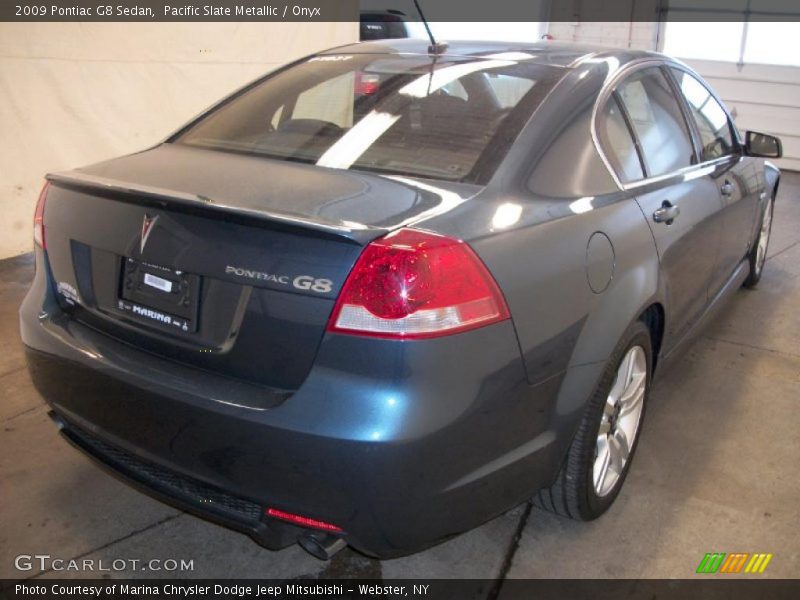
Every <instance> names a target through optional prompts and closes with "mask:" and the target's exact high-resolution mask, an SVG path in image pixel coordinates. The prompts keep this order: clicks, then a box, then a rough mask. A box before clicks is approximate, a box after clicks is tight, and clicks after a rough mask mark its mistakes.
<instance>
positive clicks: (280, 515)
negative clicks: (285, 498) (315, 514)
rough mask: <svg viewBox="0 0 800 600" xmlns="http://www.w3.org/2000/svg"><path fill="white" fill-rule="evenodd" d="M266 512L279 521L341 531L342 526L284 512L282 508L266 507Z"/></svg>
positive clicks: (332, 531)
mask: <svg viewBox="0 0 800 600" xmlns="http://www.w3.org/2000/svg"><path fill="white" fill-rule="evenodd" d="M266 512H267V515H268V516H270V517H272V518H274V519H280V520H281V521H288V522H289V523H294V524H295V525H301V526H303V527H313V528H314V529H321V530H323V531H330V532H331V533H341V531H342V528H341V527H339V526H338V525H334V524H332V523H326V522H325V521H320V520H319V519H312V518H310V517H304V516H302V515H296V514H294V513H290V512H286V511H284V510H278V509H277V508H268V509H267V511H266Z"/></svg>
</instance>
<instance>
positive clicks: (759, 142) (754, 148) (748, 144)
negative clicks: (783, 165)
mask: <svg viewBox="0 0 800 600" xmlns="http://www.w3.org/2000/svg"><path fill="white" fill-rule="evenodd" d="M744 151H745V153H746V154H747V155H748V156H763V157H764V158H780V157H781V156H783V145H782V144H781V141H780V140H779V139H778V138H776V137H775V136H774V135H769V134H768V133H758V132H757V131H748V132H747V133H745V136H744Z"/></svg>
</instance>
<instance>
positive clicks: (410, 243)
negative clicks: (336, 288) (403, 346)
mask: <svg viewBox="0 0 800 600" xmlns="http://www.w3.org/2000/svg"><path fill="white" fill-rule="evenodd" d="M508 315H509V313H508V307H507V306H506V302H505V299H504V298H503V295H502V294H501V293H500V289H499V288H498V287H497V283H496V282H495V281H494V279H493V278H492V276H491V274H490V273H489V271H488V270H487V269H486V267H485V266H484V264H483V263H482V262H481V260H480V259H479V258H478V257H477V255H476V254H475V253H474V252H473V250H472V248H470V247H469V246H468V245H467V244H465V243H464V242H462V241H460V240H456V239H453V238H449V237H445V236H442V235H437V234H434V233H429V232H426V231H419V230H416V229H400V230H398V231H396V232H393V233H390V234H389V235H387V236H385V237H382V238H380V239H378V240H375V241H374V242H372V243H371V244H369V245H368V246H367V248H366V249H365V250H364V252H363V253H362V254H361V256H360V257H359V259H358V261H356V264H355V266H354V267H353V270H352V272H351V273H350V276H349V277H348V278H347V281H345V284H344V287H343V288H342V291H341V293H340V294H339V299H338V300H337V302H336V306H335V307H334V309H333V314H332V315H331V319H330V321H329V323H328V330H329V331H334V332H337V333H348V334H355V335H368V336H375V337H383V338H394V339H415V338H430V337H437V336H442V335H448V334H451V333H456V332H461V331H466V330H469V329H475V328H477V327H483V326H484V325H489V324H491V323H496V322H498V321H502V320H504V319H507V318H508Z"/></svg>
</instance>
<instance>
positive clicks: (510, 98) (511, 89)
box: [486, 73, 533, 108]
mask: <svg viewBox="0 0 800 600" xmlns="http://www.w3.org/2000/svg"><path fill="white" fill-rule="evenodd" d="M486 81H487V82H488V83H489V87H491V88H492V92H494V95H495V98H497V102H498V104H500V106H501V107H503V108H511V107H513V106H515V105H516V104H517V103H518V102H519V101H520V100H522V97H523V96H525V94H527V93H528V92H529V91H530V89H531V88H532V87H533V81H531V80H530V79H525V78H524V77H512V76H511V75H503V74H498V73H491V74H489V75H487V76H486Z"/></svg>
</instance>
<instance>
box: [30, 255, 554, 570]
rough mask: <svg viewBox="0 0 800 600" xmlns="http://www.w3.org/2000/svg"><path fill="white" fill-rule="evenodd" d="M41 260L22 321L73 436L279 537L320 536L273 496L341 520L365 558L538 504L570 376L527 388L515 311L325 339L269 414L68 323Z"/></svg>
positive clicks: (189, 498) (217, 383)
mask: <svg viewBox="0 0 800 600" xmlns="http://www.w3.org/2000/svg"><path fill="white" fill-rule="evenodd" d="M37 254H40V253H38V252H37ZM40 258H41V256H40ZM42 262H43V261H42ZM39 266H40V269H39V274H37V277H36V281H35V283H34V286H33V287H32V289H31V292H30V293H29V295H28V297H27V298H26V300H25V302H24V303H23V305H22V307H21V309H20V323H21V334H22V339H23V342H24V343H25V345H26V348H27V355H28V362H29V368H30V371H31V375H32V379H33V381H34V384H35V385H36V387H37V388H38V389H39V391H40V392H41V393H42V395H43V396H44V398H45V399H46V401H47V402H48V403H49V404H50V405H51V407H52V409H53V411H54V412H55V413H56V415H57V419H58V421H59V423H60V424H61V425H62V432H63V434H64V435H65V436H66V437H67V438H68V439H69V440H70V441H71V442H72V443H73V444H75V445H76V446H78V447H79V448H80V449H81V450H83V451H84V452H87V453H88V454H90V455H91V456H93V457H94V458H96V459H98V460H99V461H101V462H102V463H104V464H105V465H107V466H109V467H111V468H112V469H113V470H114V471H116V472H117V473H120V474H121V475H123V476H124V477H125V478H126V479H128V480H131V481H132V482H134V483H136V484H138V486H139V487H143V488H145V489H146V490H147V491H148V492H150V493H151V494H154V495H156V496H157V497H160V498H161V499H163V500H166V501H167V502H170V503H172V504H175V505H177V506H179V507H181V508H183V509H186V510H189V511H191V512H193V513H195V514H199V515H201V516H205V517H207V518H210V519H211V520H214V521H217V522H220V523H222V524H224V525H227V526H229V527H233V528H235V529H238V530H240V531H244V532H247V533H248V534H250V535H251V536H253V537H254V538H255V539H256V540H257V541H259V542H260V543H262V544H263V545H265V546H267V547H269V548H280V547H283V546H286V545H287V544H289V543H292V542H293V541H294V540H295V539H297V537H298V536H299V535H300V534H301V533H303V531H305V530H303V529H301V528H299V527H296V526H293V525H287V524H285V523H283V522H281V521H276V520H275V519H272V518H269V517H266V516H265V510H266V508H267V507H274V508H277V509H280V510H284V511H288V512H292V513H295V514H300V515H304V516H307V517H311V518H314V519H319V520H322V521H326V522H328V523H333V524H335V525H337V526H339V527H341V528H342V530H343V536H344V537H345V539H346V541H347V542H348V543H349V544H350V545H352V546H353V547H355V548H356V549H358V550H360V551H362V552H365V553H367V554H371V555H375V556H380V557H391V556H398V555H402V554H407V553H409V552H412V551H415V550H419V549H421V548H423V547H425V546H428V545H431V544H434V543H436V542H438V541H441V540H443V539H446V538H447V537H449V536H452V535H454V534H456V533H459V532H461V531H465V530H467V529H469V528H472V527H475V526H477V525H479V524H480V523H482V522H484V521H486V520H488V519H490V518H492V517H493V516H495V515H497V514H500V513H501V512H503V511H504V510H507V509H509V508H511V507H513V506H515V505H516V504H518V503H520V502H522V501H524V500H525V499H526V498H527V497H529V496H530V495H531V494H532V493H534V492H535V491H536V490H537V489H538V488H539V487H541V486H544V485H549V483H550V482H551V481H552V479H553V477H554V476H555V473H556V471H557V469H558V466H559V462H560V457H561V455H562V453H561V451H560V450H559V447H560V446H559V444H558V443H557V439H556V435H555V433H554V431H552V430H551V429H550V428H548V423H550V422H551V421H552V417H553V415H552V414H551V412H552V410H553V409H552V407H553V404H554V402H555V398H556V395H557V392H558V387H559V385H560V378H558V377H556V378H552V379H550V380H548V381H546V382H545V383H543V384H540V385H538V386H530V385H529V384H528V383H527V380H526V375H525V371H524V368H523V365H522V361H521V359H520V355H519V349H518V346H517V343H516V337H515V335H514V331H513V326H512V324H511V323H510V322H504V323H500V324H497V325H494V326H490V327H485V328H482V329H478V330H475V331H473V332H469V333H467V334H462V335H458V336H452V337H450V338H441V339H439V340H429V341H425V342H422V343H415V342H410V343H402V342H387V341H384V340H368V339H360V338H353V337H351V336H339V335H332V336H326V338H325V340H324V341H323V343H322V345H321V347H320V351H319V354H318V356H317V359H316V361H315V366H314V368H313V369H312V371H311V374H310V375H309V377H308V378H307V380H306V381H305V382H304V384H303V385H302V386H301V387H300V389H299V390H298V391H297V392H295V393H294V394H292V395H291V396H289V397H288V398H287V399H286V400H285V401H284V402H283V403H281V404H280V405H278V406H274V407H272V408H269V409H259V408H254V407H253V406H252V405H245V404H240V403H237V402H236V398H237V397H238V396H241V395H242V394H245V392H242V391H241V389H239V387H237V386H238V385H239V384H238V383H237V382H235V381H233V380H231V381H230V386H229V387H230V390H231V393H230V395H229V397H226V395H224V394H220V393H219V390H220V389H221V388H224V387H225V385H226V383H225V380H224V378H221V377H219V376H218V375H211V374H209V373H206V372H203V371H200V370H195V369H191V368H189V367H186V366H183V365H178V364H173V363H170V362H168V361H164V360H162V359H160V358H158V357H154V356H153V355H150V354H147V353H145V352H143V351H141V350H139V349H136V348H133V347H130V346H128V345H126V344H123V343H121V342H118V341H117V340H115V339H113V338H110V337H109V336H107V335H105V334H102V333H99V332H96V331H94V330H92V329H90V328H88V327H87V326H85V325H82V324H80V323H78V322H76V321H74V320H72V319H70V318H69V317H68V316H67V315H65V314H64V313H62V312H61V311H59V310H58V308H57V306H56V305H55V302H53V301H52V298H51V297H50V293H49V291H48V287H49V286H48V283H47V279H46V278H45V277H42V276H41V275H40V274H41V266H42V265H41V264H40V265H39ZM45 268H46V266H45ZM207 380H208V381H207ZM206 383H208V385H206ZM212 383H213V385H212ZM257 393H258V388H252V389H248V390H247V391H246V394H247V395H252V394H257ZM264 393H269V390H266V389H265V390H264Z"/></svg>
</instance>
